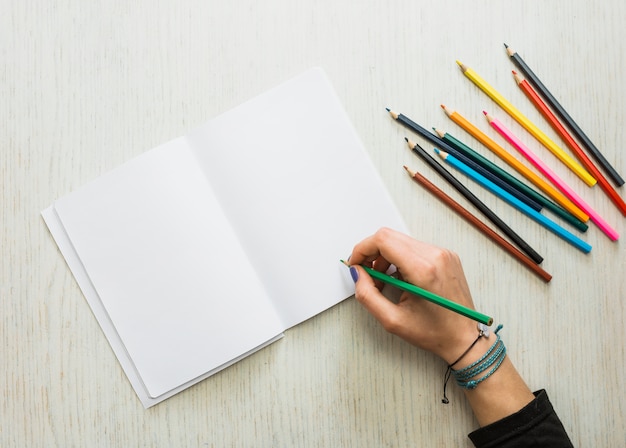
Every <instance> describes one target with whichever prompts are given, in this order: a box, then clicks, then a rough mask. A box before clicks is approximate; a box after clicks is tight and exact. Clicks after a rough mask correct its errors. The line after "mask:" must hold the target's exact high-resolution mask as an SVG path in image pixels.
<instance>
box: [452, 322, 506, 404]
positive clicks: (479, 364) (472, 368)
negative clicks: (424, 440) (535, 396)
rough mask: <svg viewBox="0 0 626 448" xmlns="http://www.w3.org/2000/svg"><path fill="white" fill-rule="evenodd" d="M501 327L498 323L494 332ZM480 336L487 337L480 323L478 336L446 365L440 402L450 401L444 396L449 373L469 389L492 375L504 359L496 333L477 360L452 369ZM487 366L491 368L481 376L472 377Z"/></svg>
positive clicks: (487, 329) (501, 343) (483, 370)
mask: <svg viewBox="0 0 626 448" xmlns="http://www.w3.org/2000/svg"><path fill="white" fill-rule="evenodd" d="M501 329H502V325H498V327H497V328H496V330H495V331H494V333H495V334H496V335H498V332H499V331H500V330H501ZM482 337H489V328H487V327H486V326H484V325H482V324H478V336H477V337H476V339H475V340H474V342H472V344H471V345H470V346H469V348H468V349H467V350H465V351H464V352H463V354H462V355H461V356H459V357H458V358H457V360H456V361H454V362H453V363H452V364H449V365H448V367H447V369H446V373H445V375H444V383H443V399H442V400H441V402H442V403H444V404H448V403H449V402H450V400H448V397H447V396H446V386H447V385H448V380H449V379H450V376H451V375H452V376H454V379H455V381H456V383H457V384H458V385H459V386H460V387H462V388H464V389H470V390H471V389H474V388H476V386H478V384H479V383H481V382H483V381H485V380H486V379H487V378H489V377H490V376H491V375H493V374H494V373H495V372H496V370H498V368H499V367H500V365H501V364H502V362H503V361H504V358H505V356H506V347H505V346H504V342H502V339H500V336H499V335H498V337H497V338H496V341H495V342H494V343H493V345H492V346H491V347H489V349H488V350H487V352H486V353H485V354H484V355H483V356H481V357H480V358H479V359H478V360H477V361H475V362H473V363H472V364H470V365H468V366H467V367H464V368H462V369H459V370H454V369H453V368H452V367H454V365H455V364H457V363H458V362H459V361H461V359H463V358H464V357H465V355H467V354H468V353H469V351H470V350H471V349H472V347H474V346H475V345H476V343H477V342H478V340H479V339H480V338H482ZM489 368H491V369H490V370H489V371H488V372H487V373H486V374H485V375H483V376H482V377H480V378H478V379H472V378H474V377H476V376H477V375H479V374H481V373H483V372H485V371H486V370H487V369H489Z"/></svg>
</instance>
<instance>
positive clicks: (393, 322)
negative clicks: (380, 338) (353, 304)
mask: <svg viewBox="0 0 626 448" xmlns="http://www.w3.org/2000/svg"><path fill="white" fill-rule="evenodd" d="M350 272H351V274H352V279H353V280H355V290H354V296H355V298H356V299H357V300H358V301H359V303H361V305H363V307H365V309H366V310H367V311H368V312H369V313H370V314H371V315H372V316H374V318H375V319H376V320H378V321H379V322H380V323H381V324H382V326H383V328H385V329H386V330H387V331H389V332H391V333H396V332H397V327H398V320H399V318H400V314H401V313H402V310H400V309H399V308H398V307H397V306H396V305H395V304H394V303H393V302H391V301H390V300H389V299H387V298H386V297H385V296H384V295H383V294H382V293H381V292H380V291H379V289H378V288H377V287H376V285H375V283H374V280H373V279H372V277H370V276H369V275H368V274H367V272H365V270H364V269H363V268H361V267H360V266H351V267H350Z"/></svg>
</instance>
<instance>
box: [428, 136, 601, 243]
mask: <svg viewBox="0 0 626 448" xmlns="http://www.w3.org/2000/svg"><path fill="white" fill-rule="evenodd" d="M435 152H436V153H437V154H439V156H440V157H441V158H442V159H443V160H444V161H445V162H446V163H447V164H448V165H450V166H452V167H453V168H455V169H457V170H459V171H460V172H462V173H463V174H465V175H466V176H468V177H469V178H470V179H472V180H473V181H475V182H476V183H478V184H479V185H481V186H482V187H484V188H485V189H487V190H489V191H490V192H492V193H493V194H495V195H496V196H498V197H499V198H501V199H502V200H504V201H505V202H507V203H508V204H510V205H511V206H513V207H515V208H516V209H518V210H519V211H521V212H522V213H524V214H525V215H526V216H528V217H529V218H531V219H533V220H535V221H536V222H538V223H539V224H541V225H542V226H543V227H545V228H546V229H548V230H549V231H551V232H552V233H554V234H555V235H557V236H558V237H560V238H562V239H563V240H565V241H566V242H568V243H569V244H571V245H572V246H574V247H576V248H577V249H579V250H580V251H582V252H584V253H589V252H590V251H591V245H590V244H589V243H587V242H585V241H583V240H581V239H580V238H578V237H577V236H575V235H573V234H571V233H570V232H568V231H567V230H565V229H564V228H563V227H561V226H559V225H558V224H557V223H555V222H554V221H552V220H551V219H549V218H546V217H545V216H544V215H542V214H541V213H538V212H537V211H535V210H533V209H532V208H530V207H529V206H528V205H526V204H524V203H523V202H522V201H520V200H519V199H517V198H516V197H515V196H513V195H511V194H510V193H508V192H506V191H505V190H503V189H502V188H500V187H498V186H497V185H496V184H494V183H493V182H491V181H490V180H489V179H487V178H486V177H484V176H482V175H481V174H480V173H478V172H476V171H474V170H473V169H471V168H470V167H468V166H467V165H465V164H464V163H463V162H461V161H460V160H459V159H457V158H455V157H454V156H452V155H450V154H448V153H446V152H443V151H440V150H439V149H436V148H435Z"/></svg>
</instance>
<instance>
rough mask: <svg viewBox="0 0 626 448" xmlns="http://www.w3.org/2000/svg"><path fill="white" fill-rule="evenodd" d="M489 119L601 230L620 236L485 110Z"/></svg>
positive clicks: (501, 133)
mask: <svg viewBox="0 0 626 448" xmlns="http://www.w3.org/2000/svg"><path fill="white" fill-rule="evenodd" d="M483 114H485V117H487V121H488V122H489V124H490V125H491V127H492V128H494V129H495V130H496V131H498V133H499V134H500V135H502V136H503V137H504V138H505V139H506V140H507V141H508V142H509V143H510V144H511V145H513V146H514V147H515V149H517V150H518V151H519V152H520V153H521V154H522V155H523V156H524V157H525V158H526V159H527V160H528V161H529V162H531V163H532V164H533V165H534V166H535V168H537V169H538V170H539V171H541V173H542V174H543V175H544V176H546V177H547V178H548V179H549V180H550V182H552V183H553V184H554V185H555V186H556V187H557V188H558V189H559V190H561V191H562V192H563V194H564V195H565V196H567V197H568V198H569V199H570V200H571V201H572V202H573V203H574V204H576V205H577V206H578V207H579V208H580V209H581V210H583V211H584V212H585V213H587V215H589V219H591V221H592V222H594V223H595V224H596V225H597V226H598V227H599V228H600V230H602V231H603V232H604V233H605V234H606V235H607V236H608V237H609V238H610V239H611V240H612V241H616V240H617V239H618V238H619V234H618V233H617V232H616V231H615V230H614V229H613V228H611V226H610V225H609V224H608V223H607V222H606V221H605V220H604V219H602V217H601V216H600V215H599V214H598V213H597V212H596V211H595V210H594V209H592V208H591V206H589V204H587V203H586V202H585V201H583V199H582V198H581V197H580V196H578V195H577V194H576V192H575V191H574V190H572V189H571V188H570V186H569V185H567V184H566V183H565V182H564V181H563V179H561V178H560V177H559V176H558V175H557V174H556V173H555V172H554V171H552V169H550V167H549V166H548V165H546V164H545V163H544V162H543V161H542V160H541V159H540V158H539V157H537V155H536V154H535V153H533V152H532V151H531V150H530V149H529V148H528V147H527V146H526V145H525V144H524V143H522V141H521V140H520V139H519V138H517V137H516V136H515V135H514V134H513V133H512V132H511V131H510V130H509V129H507V128H506V127H505V126H504V125H503V124H502V123H501V122H500V121H499V120H497V119H495V118H493V117H492V116H491V115H489V114H488V113H487V112H485V111H483Z"/></svg>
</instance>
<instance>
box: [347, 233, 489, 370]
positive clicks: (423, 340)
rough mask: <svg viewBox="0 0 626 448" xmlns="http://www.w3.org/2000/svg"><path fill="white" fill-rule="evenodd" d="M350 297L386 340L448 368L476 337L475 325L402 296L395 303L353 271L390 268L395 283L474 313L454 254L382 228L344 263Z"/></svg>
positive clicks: (355, 249) (458, 260)
mask: <svg viewBox="0 0 626 448" xmlns="http://www.w3.org/2000/svg"><path fill="white" fill-rule="evenodd" d="M349 263H350V265H351V272H352V273H353V278H354V277H355V274H356V279H355V297H356V299H357V300H358V301H359V302H360V303H361V304H363V306H364V307H365V308H366V309H367V310H368V311H369V312H370V313H371V314H372V315H373V316H374V317H375V318H376V319H377V320H378V321H379V322H380V323H381V324H382V325H383V327H384V328H385V329H386V330H387V331H389V332H390V333H392V334H395V335H397V336H400V337H401V338H403V339H405V340H406V341H408V342H410V343H411V344H413V345H416V346H418V347H420V348H422V349H424V350H428V351H430V352H433V353H435V354H436V355H438V356H440V357H441V358H443V359H444V360H445V361H446V362H447V363H448V364H450V363H452V362H454V361H455V360H456V359H457V358H458V357H459V356H460V355H461V354H462V353H463V352H464V351H465V350H466V349H467V347H469V345H470V344H471V343H472V341H473V340H474V339H476V336H477V334H478V331H477V327H476V322H474V321H473V320H471V319H469V318H467V317H464V316H461V315H459V314H457V313H454V312H452V311H450V310H447V309H445V308H442V307H441V306H439V305H436V304H434V303H431V302H428V301H426V300H424V299H421V298H419V297H416V296H414V295H412V294H409V293H407V292H403V293H402V294H401V296H400V299H399V301H398V303H397V304H396V303H393V302H391V301H389V300H388V299H387V298H386V297H384V296H383V295H382V293H381V292H380V289H381V288H382V285H380V284H376V283H375V282H374V280H373V279H372V278H371V277H370V276H369V275H368V274H367V273H366V272H365V271H364V270H363V269H362V268H361V267H360V266H358V265H360V264H363V265H365V266H369V267H372V268H373V269H376V270H378V271H381V272H385V271H387V269H389V267H390V265H394V266H395V267H396V268H397V271H398V274H399V275H400V276H401V278H402V279H403V280H404V281H406V282H409V283H412V284H414V285H416V286H419V287H421V288H424V289H427V290H429V291H431V292H433V293H435V294H438V295H440V296H442V297H445V298H447V299H450V300H452V301H454V302H457V303H459V304H461V305H464V306H466V307H468V308H472V309H473V308H474V304H473V301H472V297H471V294H470V290H469V287H468V285H467V281H466V279H465V274H464V272H463V267H462V265H461V261H460V259H459V257H458V255H457V254H455V253H454V252H452V251H450V250H447V249H443V248H439V247H436V246H433V245H430V244H427V243H423V242H420V241H417V240H415V239H413V238H411V237H410V236H408V235H405V234H403V233H400V232H397V231H394V230H391V229H387V228H382V229H380V230H378V231H377V232H376V233H375V234H374V235H371V236H369V237H367V238H365V239H364V240H363V241H361V242H360V243H358V244H357V245H356V246H355V247H354V249H353V251H352V254H351V256H350V258H349Z"/></svg>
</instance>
